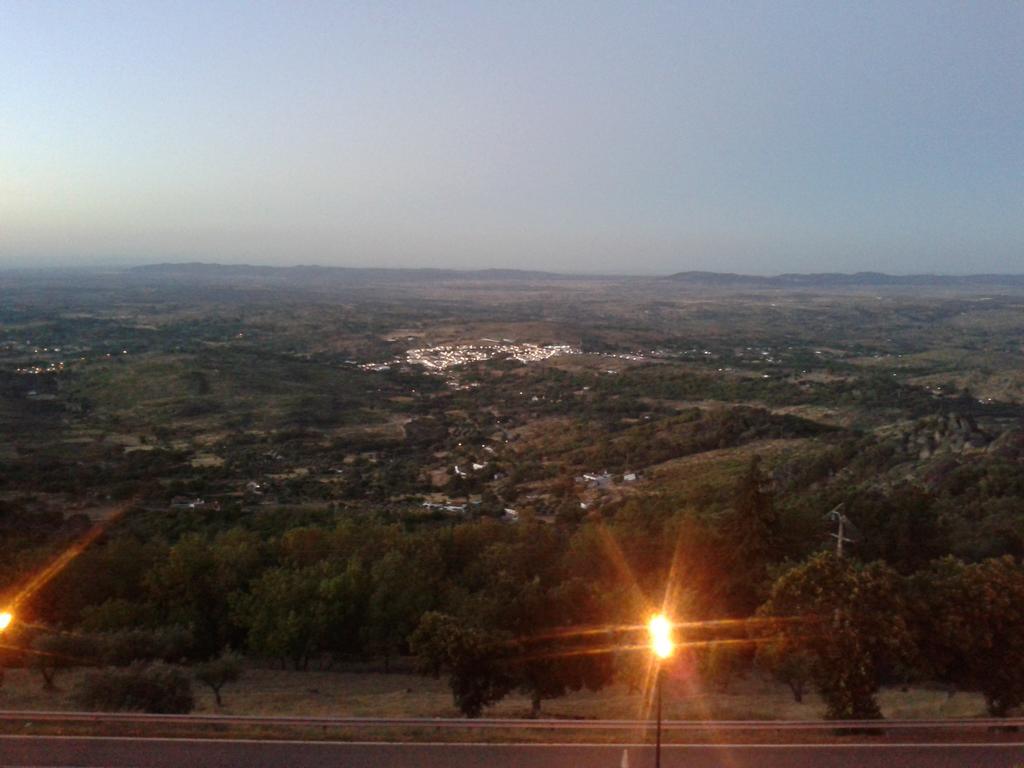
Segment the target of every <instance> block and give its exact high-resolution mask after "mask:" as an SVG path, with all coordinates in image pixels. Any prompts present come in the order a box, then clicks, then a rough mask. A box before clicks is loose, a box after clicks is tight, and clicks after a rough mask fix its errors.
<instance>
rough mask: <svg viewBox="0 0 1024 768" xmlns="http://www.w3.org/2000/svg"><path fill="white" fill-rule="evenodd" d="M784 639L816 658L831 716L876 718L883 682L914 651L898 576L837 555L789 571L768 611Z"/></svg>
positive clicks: (764, 611) (814, 559) (765, 609)
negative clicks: (778, 621)
mask: <svg viewBox="0 0 1024 768" xmlns="http://www.w3.org/2000/svg"><path fill="white" fill-rule="evenodd" d="M760 610H761V613H762V614H764V615H767V616H779V617H786V618H787V619H799V621H786V622H782V623H781V624H780V632H781V633H782V637H783V638H784V640H785V641H786V642H787V643H788V644H790V646H791V647H792V648H794V649H800V650H802V651H806V652H807V653H808V654H810V656H811V657H812V658H813V659H814V673H815V680H816V682H817V685H818V688H819V690H820V691H821V695H822V697H823V698H824V699H825V702H826V704H827V713H826V714H827V717H829V718H834V719H841V718H854V719H860V718H876V717H880V716H881V713H880V711H879V709H878V703H877V702H876V701H875V693H876V691H877V690H878V686H879V682H880V680H881V678H882V676H883V674H884V673H885V672H886V671H887V670H891V669H893V668H895V667H896V666H898V665H900V664H904V663H906V662H907V661H908V660H909V659H910V658H911V656H912V653H913V642H912V638H911V634H910V631H909V629H908V627H907V622H906V615H907V609H906V606H905V604H904V601H903V598H902V596H901V594H900V589H899V582H898V577H897V575H896V574H895V573H894V572H893V571H892V570H891V569H890V568H889V567H888V566H886V565H884V564H883V563H872V564H870V565H867V566H863V565H860V564H858V563H855V562H853V561H852V560H849V559H844V558H838V557H836V556H835V555H833V554H831V553H823V554H819V555H816V556H814V557H812V558H811V559H809V560H808V561H806V562H804V563H803V564H801V565H798V566H796V567H794V568H792V569H790V570H789V571H787V572H786V573H784V574H783V575H782V576H781V577H779V579H778V580H777V581H776V582H775V584H774V585H773V587H772V592H771V596H770V598H769V599H768V601H767V602H766V603H765V604H764V605H763V606H762V607H761V609H760Z"/></svg>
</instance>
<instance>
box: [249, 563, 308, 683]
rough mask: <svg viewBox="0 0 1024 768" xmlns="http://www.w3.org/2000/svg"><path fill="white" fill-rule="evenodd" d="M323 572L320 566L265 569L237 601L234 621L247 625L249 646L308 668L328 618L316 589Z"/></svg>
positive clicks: (298, 666) (300, 667)
mask: <svg viewBox="0 0 1024 768" xmlns="http://www.w3.org/2000/svg"><path fill="white" fill-rule="evenodd" d="M325 575H326V573H325V568H324V567H323V566H312V567H309V568H302V569H294V568H273V569H271V570H268V571H265V572H264V573H263V575H262V576H260V577H259V578H258V579H257V580H256V581H255V582H254V583H253V585H252V591H251V593H249V594H247V595H243V596H241V597H240V598H239V599H238V600H237V602H236V604H235V609H234V616H235V620H236V621H238V622H239V623H240V624H241V625H242V626H243V627H245V629H246V631H247V638H248V643H249V647H250V648H251V649H252V650H253V651H255V652H256V653H259V654H263V655H265V656H269V657H276V658H278V659H281V661H282V664H283V663H284V662H285V661H286V660H290V661H291V662H292V665H293V666H294V667H295V669H306V668H307V667H308V666H309V659H310V657H311V656H312V655H313V654H314V653H317V652H319V651H321V650H323V647H324V640H325V635H326V619H327V616H326V611H325V610H324V606H323V605H322V602H321V600H320V599H319V597H320V596H319V592H320V585H321V582H322V581H323V579H324V576H325Z"/></svg>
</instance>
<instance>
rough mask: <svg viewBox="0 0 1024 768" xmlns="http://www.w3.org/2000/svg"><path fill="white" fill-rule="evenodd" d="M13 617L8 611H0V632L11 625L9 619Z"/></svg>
mask: <svg viewBox="0 0 1024 768" xmlns="http://www.w3.org/2000/svg"><path fill="white" fill-rule="evenodd" d="M13 619H14V616H13V615H11V612H10V611H4V612H3V613H0V632H3V631H4V630H5V629H7V628H8V627H9V626H11V621H12V620H13Z"/></svg>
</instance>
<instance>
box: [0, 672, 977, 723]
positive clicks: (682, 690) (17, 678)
mask: <svg viewBox="0 0 1024 768" xmlns="http://www.w3.org/2000/svg"><path fill="white" fill-rule="evenodd" d="M83 674H84V671H82V670H73V671H69V672H67V673H64V674H63V675H62V676H60V677H59V678H58V681H57V685H58V690H56V691H49V692H48V691H44V690H43V689H42V686H41V683H40V678H39V676H38V675H37V674H36V673H34V672H32V671H30V670H24V669H11V670H8V671H7V674H6V677H5V680H4V684H3V688H2V689H0V707H2V708H3V709H7V710H72V709H75V706H74V704H73V702H72V701H71V692H72V691H73V690H74V687H75V684H76V683H77V682H78V680H79V679H80V678H81V676H82V675H83ZM195 693H196V711H197V712H201V713H220V714H226V715H266V716H271V715H288V716H303V715H310V716H352V717H372V716H377V717H458V716H459V713H458V711H457V710H456V708H455V706H454V704H453V702H452V697H451V693H450V692H449V690H448V686H447V684H446V682H445V680H444V679H443V678H442V679H441V680H434V679H433V678H430V677H423V676H419V675H410V674H399V673H396V674H380V673H352V672H334V671H319V670H315V671H308V672H291V671H281V670H268V669H249V670H247V672H246V674H245V677H243V679H242V680H241V681H240V682H238V683H235V684H233V685H230V686H228V687H227V688H225V689H224V706H222V707H218V706H217V705H216V704H215V703H214V700H213V694H212V693H211V692H210V691H209V690H208V689H206V688H204V687H202V686H200V685H198V684H197V685H196V687H195ZM879 701H880V703H881V706H882V711H883V713H884V714H885V716H886V717H889V718H894V719H903V718H909V719H912V718H944V717H974V716H982V715H983V714H984V702H983V701H982V699H981V697H980V696H979V695H977V694H969V693H958V694H956V695H955V696H953V697H950V696H948V695H947V693H946V692H945V691H942V690H937V689H928V688H911V689H909V690H907V691H901V690H899V689H894V688H893V689H885V690H883V691H882V692H881V693H880V695H879ZM529 710H530V704H529V700H528V699H527V697H525V696H521V695H512V696H509V697H507V698H506V699H504V700H503V701H502V702H500V703H499V704H498V705H497V706H495V707H492V708H491V709H489V710H487V712H486V713H485V714H486V715H487V716H489V717H525V716H527V715H528V714H529ZM543 714H544V715H545V716H547V717H556V718H563V717H564V718H570V717H573V718H586V719H634V718H644V717H646V716H647V710H646V708H645V702H644V700H643V696H642V694H640V693H639V692H631V691H629V690H628V688H627V687H626V686H625V685H619V684H616V685H612V686H609V687H608V688H605V689H604V690H602V691H598V692H590V691H580V692H576V693H571V694H569V695H568V696H565V697H563V698H560V699H553V700H550V701H545V702H544V708H543ZM664 714H665V717H666V718H667V719H680V720H693V719H714V720H809V719H817V718H820V717H822V716H823V714H824V705H823V704H822V702H821V699H820V698H819V697H818V696H817V695H815V694H808V695H806V696H805V697H804V703H802V704H797V703H796V702H794V701H793V698H792V696H791V695H790V693H789V690H788V689H786V688H784V687H782V686H779V685H777V684H775V683H773V682H771V681H768V680H764V679H761V678H759V677H756V676H751V677H749V678H747V679H741V680H737V681H735V682H734V683H733V684H732V685H731V687H730V688H729V690H728V691H726V692H719V691H704V690H701V689H700V688H699V686H697V685H696V684H695V682H694V681H687V680H668V681H666V687H665V700H664Z"/></svg>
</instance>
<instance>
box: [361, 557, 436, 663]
mask: <svg viewBox="0 0 1024 768" xmlns="http://www.w3.org/2000/svg"><path fill="white" fill-rule="evenodd" d="M419 565H420V561H419V558H415V557H412V556H410V555H407V554H406V553H403V552H399V551H394V552H389V553H388V554H386V555H384V557H382V558H381V559H380V560H378V561H377V562H376V563H374V566H373V569H372V571H371V578H372V583H373V592H372V594H371V596H370V603H369V611H368V616H367V622H366V625H365V626H364V627H363V630H364V637H365V640H366V645H367V647H368V648H369V649H370V650H371V651H374V652H376V653H379V654H380V655H382V656H383V657H384V671H385V672H387V671H389V670H390V660H391V657H392V656H393V655H394V654H396V653H397V652H398V651H399V649H400V648H401V647H402V645H403V644H404V643H405V642H406V640H407V639H408V637H409V635H410V634H411V633H412V632H413V630H414V629H415V628H416V623H417V621H418V620H419V618H420V617H421V616H422V615H423V613H424V611H426V610H427V609H429V608H430V607H431V602H432V592H433V590H432V584H433V581H434V579H435V573H436V568H435V569H433V572H431V570H428V569H427V568H419V567H417V566H419Z"/></svg>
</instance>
